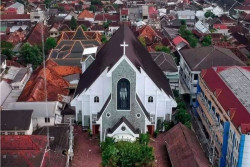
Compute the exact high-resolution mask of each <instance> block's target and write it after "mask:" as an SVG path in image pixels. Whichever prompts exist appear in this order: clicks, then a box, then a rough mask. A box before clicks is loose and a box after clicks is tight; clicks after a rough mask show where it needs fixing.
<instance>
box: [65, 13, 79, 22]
mask: <svg viewBox="0 0 250 167" xmlns="http://www.w3.org/2000/svg"><path fill="white" fill-rule="evenodd" d="M77 16H78V14H76V13H75V12H73V11H70V12H69V13H68V14H67V15H66V16H65V18H64V20H65V21H70V20H71V18H72V17H74V18H75V19H76V20H77Z"/></svg>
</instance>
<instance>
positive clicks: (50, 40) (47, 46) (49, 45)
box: [44, 37, 56, 54]
mask: <svg viewBox="0 0 250 167" xmlns="http://www.w3.org/2000/svg"><path fill="white" fill-rule="evenodd" d="M54 47H56V39H55V38H51V37H49V38H47V40H46V42H45V48H44V49H45V52H46V54H48V52H49V50H50V49H53V48H54Z"/></svg>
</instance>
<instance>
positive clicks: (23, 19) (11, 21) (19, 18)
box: [0, 14, 31, 27]
mask: <svg viewBox="0 0 250 167" xmlns="http://www.w3.org/2000/svg"><path fill="white" fill-rule="evenodd" d="M0 17H1V19H0V22H1V25H3V26H7V27H11V26H15V25H19V26H21V25H27V26H31V19H30V15H29V14H11V15H7V14H1V15H0Z"/></svg>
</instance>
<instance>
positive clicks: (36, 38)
mask: <svg viewBox="0 0 250 167" xmlns="http://www.w3.org/2000/svg"><path fill="white" fill-rule="evenodd" d="M42 30H43V35H44V39H47V37H48V36H49V33H48V28H47V27H46V26H45V25H43V24H42V23H38V24H36V26H35V27H34V29H33V30H32V32H31V34H30V36H29V37H28V39H27V42H28V43H30V44H31V45H38V44H41V43H42V38H41V37H42Z"/></svg>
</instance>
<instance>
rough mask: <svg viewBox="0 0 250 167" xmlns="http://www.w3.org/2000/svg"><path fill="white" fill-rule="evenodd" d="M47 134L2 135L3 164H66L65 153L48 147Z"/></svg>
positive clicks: (62, 166) (58, 165)
mask: <svg viewBox="0 0 250 167" xmlns="http://www.w3.org/2000/svg"><path fill="white" fill-rule="evenodd" d="M47 144H48V141H47V136H42V135H22V136H21V135H6V136H1V165H2V166H9V165H10V163H11V166H57V167H64V166H66V161H65V155H62V153H57V152H54V151H53V150H50V149H47V146H48V145H47Z"/></svg>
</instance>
